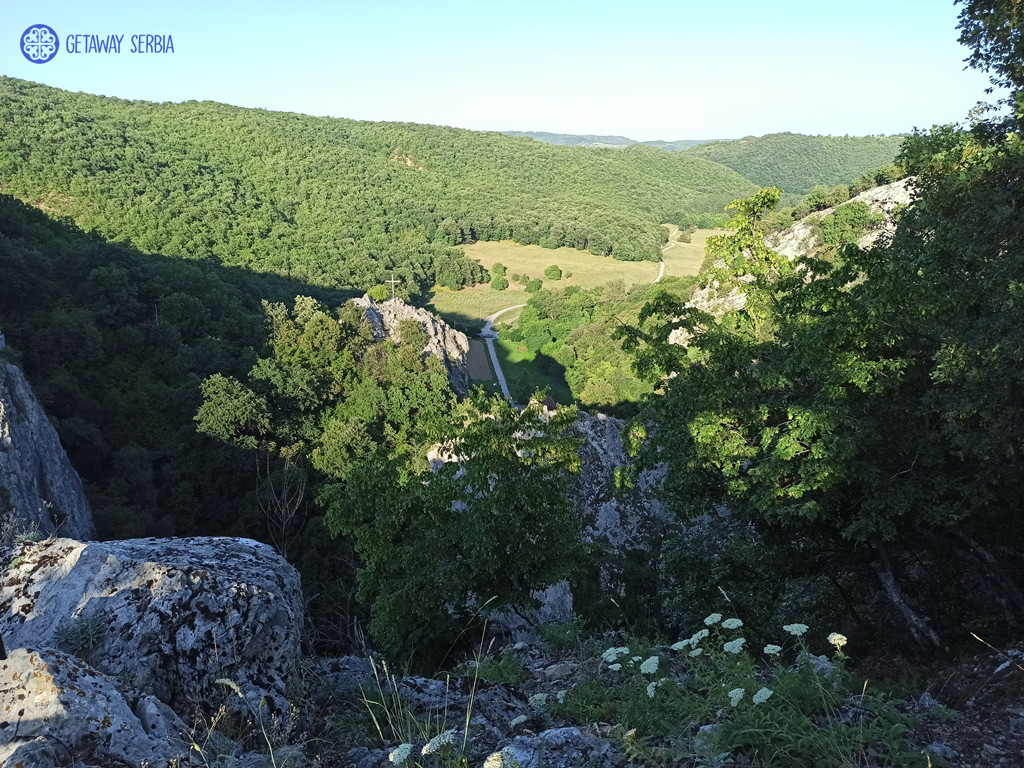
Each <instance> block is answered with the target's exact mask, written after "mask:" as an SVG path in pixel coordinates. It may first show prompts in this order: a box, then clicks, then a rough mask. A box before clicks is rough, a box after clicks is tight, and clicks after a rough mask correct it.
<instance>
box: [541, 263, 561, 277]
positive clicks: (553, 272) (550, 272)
mask: <svg viewBox="0 0 1024 768" xmlns="http://www.w3.org/2000/svg"><path fill="white" fill-rule="evenodd" d="M544 277H546V278H547V279H548V280H561V279H562V270H561V268H559V266H558V265H557V264H552V265H551V266H550V267H548V268H547V269H545V270H544Z"/></svg>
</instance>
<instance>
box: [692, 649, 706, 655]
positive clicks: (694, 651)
mask: <svg viewBox="0 0 1024 768" xmlns="http://www.w3.org/2000/svg"><path fill="white" fill-rule="evenodd" d="M702 653H704V649H703V648H694V649H693V650H692V651H690V655H691V656H700V655H701V654H702Z"/></svg>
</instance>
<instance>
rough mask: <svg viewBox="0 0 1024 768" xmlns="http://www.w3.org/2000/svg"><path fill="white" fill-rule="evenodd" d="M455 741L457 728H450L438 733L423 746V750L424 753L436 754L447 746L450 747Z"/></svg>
mask: <svg viewBox="0 0 1024 768" xmlns="http://www.w3.org/2000/svg"><path fill="white" fill-rule="evenodd" d="M454 743H455V729H454V728H449V729H448V730H447V731H442V732H441V733H439V734H437V736H435V737H434V738H432V739H431V740H430V741H428V742H427V744H426V746H425V747H423V749H422V750H421V752H422V753H423V754H424V755H435V754H437V753H438V752H440V751H441V750H442V749H444V748H445V747H450V746H451V745H452V744H454Z"/></svg>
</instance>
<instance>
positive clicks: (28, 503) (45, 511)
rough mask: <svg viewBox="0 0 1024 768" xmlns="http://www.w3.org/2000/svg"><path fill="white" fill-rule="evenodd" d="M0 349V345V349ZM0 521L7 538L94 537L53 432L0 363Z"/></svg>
mask: <svg viewBox="0 0 1024 768" xmlns="http://www.w3.org/2000/svg"><path fill="white" fill-rule="evenodd" d="M2 349H3V345H2V343H0V350H2ZM0 521H3V523H2V524H3V527H4V529H5V530H4V531H3V533H4V534H6V537H7V538H11V536H12V534H16V533H21V532H26V531H39V532H41V533H44V534H51V533H55V532H56V533H59V534H60V535H62V536H72V537H75V538H78V539H88V538H91V537H92V536H93V522H92V510H91V509H90V508H89V502H88V500H86V498H85V491H84V490H83V488H82V481H81V480H80V479H79V478H78V475H77V474H76V473H75V470H74V468H73V467H72V466H71V462H69V461H68V457H67V454H66V453H64V449H63V448H62V447H61V444H60V439H59V438H58V437H57V431H56V430H55V429H54V428H53V425H52V424H50V421H49V419H47V418H46V414H45V413H43V408H42V406H41V405H40V404H39V401H38V400H36V397H35V395H34V394H33V393H32V387H30V386H29V383H28V381H27V380H26V379H25V375H24V374H23V373H22V372H21V369H20V368H18V367H17V366H15V365H10V364H4V363H3V362H0Z"/></svg>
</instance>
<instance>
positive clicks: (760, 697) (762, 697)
mask: <svg viewBox="0 0 1024 768" xmlns="http://www.w3.org/2000/svg"><path fill="white" fill-rule="evenodd" d="M773 693H775V691H773V690H772V689H771V688H762V689H761V690H759V691H758V692H757V693H755V694H754V703H755V704H764V703H765V702H766V701H768V699H770V698H771V697H772V694H773Z"/></svg>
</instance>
